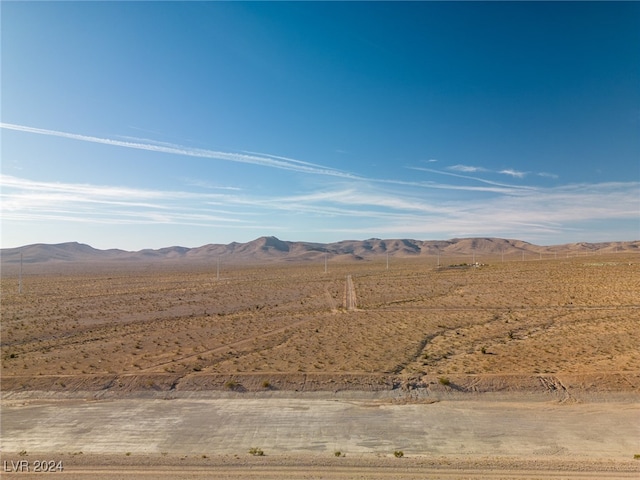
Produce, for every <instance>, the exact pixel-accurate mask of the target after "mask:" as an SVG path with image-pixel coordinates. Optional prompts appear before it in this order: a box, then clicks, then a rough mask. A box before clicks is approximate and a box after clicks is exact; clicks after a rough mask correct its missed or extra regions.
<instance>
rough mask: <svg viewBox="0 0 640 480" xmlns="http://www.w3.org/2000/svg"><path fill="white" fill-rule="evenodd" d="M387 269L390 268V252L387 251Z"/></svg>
mask: <svg viewBox="0 0 640 480" xmlns="http://www.w3.org/2000/svg"><path fill="white" fill-rule="evenodd" d="M387 270H389V252H387Z"/></svg>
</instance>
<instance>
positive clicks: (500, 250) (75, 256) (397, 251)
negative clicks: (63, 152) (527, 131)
mask: <svg viewBox="0 0 640 480" xmlns="http://www.w3.org/2000/svg"><path fill="white" fill-rule="evenodd" d="M523 252H524V254H525V255H528V256H531V255H538V256H541V255H546V256H548V255H554V254H557V255H564V254H578V253H614V252H640V240H635V241H630V242H603V243H585V242H581V243H569V244H564V245H554V246H539V245H534V244H531V243H527V242H524V241H521V240H507V239H502V238H454V239H451V240H425V241H423V240H408V239H392V240H381V239H379V238H371V239H368V240H344V241H341V242H335V243H312V242H287V241H283V240H280V239H278V238H276V237H260V238H257V239H255V240H253V241H251V242H247V243H237V242H233V243H229V244H227V245H221V244H208V245H203V246H201V247H195V248H186V247H167V248H161V249H158V250H152V249H145V250H140V251H137V252H129V251H125V250H118V249H110V250H98V249H95V248H93V247H91V246H89V245H85V244H82V243H77V242H68V243H59V244H55V245H52V244H42V243H38V244H34V245H26V246H24V247H18V248H3V249H0V258H1V260H2V263H3V264H15V263H19V262H20V255H21V254H22V259H23V262H24V263H43V262H47V263H48V262H142V263H155V262H158V261H167V262H169V261H180V262H191V261H193V262H202V261H207V262H210V261H215V260H216V259H217V258H224V259H232V260H233V261H234V262H246V263H251V262H264V261H271V260H281V261H292V262H293V261H319V260H321V259H322V258H324V257H325V256H327V258H329V259H331V260H335V259H336V258H339V259H343V260H367V259H372V258H375V257H380V256H382V255H384V256H386V255H387V254H388V255H389V256H390V257H401V258H410V257H419V256H435V255H441V256H444V257H447V256H450V257H453V256H458V257H460V256H464V255H468V256H471V255H476V256H478V258H481V257H482V256H487V255H492V256H496V255H502V254H504V255H505V256H513V255H515V254H520V255H521V254H522V253H523Z"/></svg>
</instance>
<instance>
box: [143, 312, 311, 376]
mask: <svg viewBox="0 0 640 480" xmlns="http://www.w3.org/2000/svg"><path fill="white" fill-rule="evenodd" d="M311 320H313V318H306V319H304V320H298V321H297V322H293V323H289V324H287V325H285V326H283V327H280V328H276V329H274V330H270V331H268V332H265V333H262V334H260V335H252V336H250V337H246V338H243V339H240V340H236V341H235V342H230V343H225V344H224V345H220V346H218V347H214V348H210V349H208V350H202V351H200V352H196V353H192V354H190V355H185V356H183V357H180V358H174V359H172V360H168V361H166V362H160V363H157V364H155V365H151V366H149V367H145V368H142V369H140V372H149V371H152V370H154V369H156V368H159V367H163V366H165V365H170V364H172V363H175V362H178V361H184V360H187V359H190V358H194V357H198V356H202V355H205V354H216V353H220V352H224V351H225V350H227V349H229V348H233V349H238V347H240V348H241V347H243V346H245V345H247V344H250V343H252V342H255V341H256V340H262V339H266V338H268V337H271V336H273V335H277V334H279V333H284V332H285V331H286V330H289V329H291V328H295V327H298V326H300V325H303V324H305V323H308V322H310V321H311ZM254 351H255V350H251V351H249V352H246V353H252V352H254ZM187 375H189V374H186V375H184V376H183V377H185V376H187Z"/></svg>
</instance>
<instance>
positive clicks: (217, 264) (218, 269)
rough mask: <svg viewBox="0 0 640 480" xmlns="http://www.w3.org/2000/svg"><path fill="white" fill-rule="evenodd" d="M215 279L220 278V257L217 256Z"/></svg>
mask: <svg viewBox="0 0 640 480" xmlns="http://www.w3.org/2000/svg"><path fill="white" fill-rule="evenodd" d="M216 280H220V257H218V261H217V262H216Z"/></svg>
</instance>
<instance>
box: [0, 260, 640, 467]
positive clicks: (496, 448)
mask: <svg viewBox="0 0 640 480" xmlns="http://www.w3.org/2000/svg"><path fill="white" fill-rule="evenodd" d="M461 260H463V261H460V260H451V261H448V259H441V262H442V265H441V267H440V268H438V267H436V265H435V263H434V262H428V261H426V260H418V261H412V260H408V259H392V260H391V262H390V265H389V268H388V269H387V267H386V263H385V261H384V259H381V260H380V261H379V262H376V261H362V262H358V263H338V262H335V263H332V262H329V264H328V269H327V272H325V271H324V264H319V265H312V264H287V263H284V262H283V263H270V264H264V265H260V266H255V265H253V266H250V265H228V264H224V263H223V265H221V269H220V273H219V274H218V273H217V272H216V265H184V264H183V265H179V264H171V263H164V264H161V265H142V264H135V265H119V264H103V265H98V264H96V265H64V266H63V265H62V264H54V265H45V264H34V265H25V266H24V269H23V270H24V271H23V275H22V286H21V290H22V291H21V292H19V289H18V272H17V269H16V267H15V266H10V267H5V268H3V270H2V299H1V300H2V323H1V328H0V333H1V337H2V348H1V355H2V370H1V373H2V378H1V379H2V404H1V405H2V426H1V428H2V431H1V433H2V439H1V448H2V461H3V464H2V465H1V466H2V468H3V476H5V475H6V476H7V478H9V477H11V476H12V475H14V476H16V477H20V478H27V477H28V476H30V475H32V474H33V475H35V473H33V468H34V465H35V462H37V461H38V460H62V461H63V463H64V471H63V472H57V473H58V474H61V475H63V476H65V477H73V478H88V477H91V478H138V477H140V476H151V475H153V476H154V477H156V478H170V477H171V478H211V477H213V478H283V477H286V478H424V477H425V474H428V476H429V478H549V477H555V478H637V477H638V475H640V460H637V459H634V456H635V455H638V454H640V409H639V407H638V399H639V398H640V348H638V346H639V345H640V329H638V322H639V320H640V294H639V292H640V259H639V258H637V255H632V254H608V255H592V256H581V257H572V258H557V259H546V260H528V261H514V260H510V261H505V262H503V261H501V258H500V257H497V258H488V257H487V258H479V259H477V260H478V261H479V262H480V263H482V264H483V265H480V266H478V267H469V266H466V265H465V266H456V267H453V266H451V267H450V266H449V264H454V263H455V264H459V263H465V262H464V259H461ZM467 261H468V260H467ZM252 447H257V448H260V449H262V450H263V451H264V456H253V455H250V454H249V453H248V451H249V449H250V448H252ZM400 450H401V451H402V452H403V453H404V456H403V458H395V457H394V455H393V453H394V451H400ZM338 451H339V452H341V454H344V457H343V456H339V457H336V456H335V452H338ZM21 461H22V462H27V463H22V465H28V466H29V467H31V473H26V472H22V473H10V472H11V471H14V470H16V468H18V465H20V463H19V462H21Z"/></svg>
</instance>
